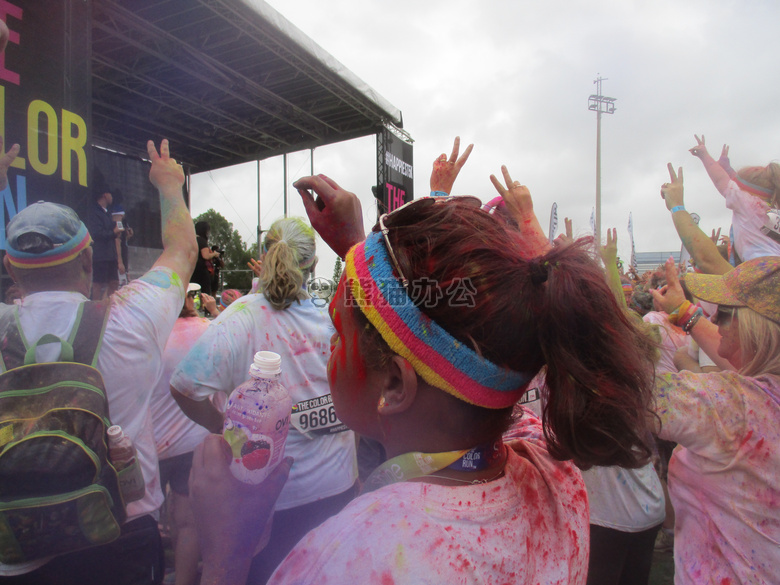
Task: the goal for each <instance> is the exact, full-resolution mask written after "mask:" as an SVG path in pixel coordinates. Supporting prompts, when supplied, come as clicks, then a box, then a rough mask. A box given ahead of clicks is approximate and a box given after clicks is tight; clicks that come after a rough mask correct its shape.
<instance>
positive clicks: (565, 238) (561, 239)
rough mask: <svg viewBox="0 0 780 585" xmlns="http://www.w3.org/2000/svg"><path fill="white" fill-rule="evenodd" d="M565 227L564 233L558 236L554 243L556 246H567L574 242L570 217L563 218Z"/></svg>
mask: <svg viewBox="0 0 780 585" xmlns="http://www.w3.org/2000/svg"><path fill="white" fill-rule="evenodd" d="M563 225H564V226H565V231H564V233H562V234H558V237H557V238H555V241H553V244H555V245H556V246H566V245H568V244H571V243H572V242H573V241H574V230H573V229H572V224H571V220H570V219H569V218H568V217H564V218H563Z"/></svg>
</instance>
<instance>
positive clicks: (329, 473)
mask: <svg viewBox="0 0 780 585" xmlns="http://www.w3.org/2000/svg"><path fill="white" fill-rule="evenodd" d="M334 331H335V330H334V329H333V326H332V325H331V323H330V319H329V318H328V316H327V313H326V311H325V308H324V307H317V306H316V305H315V304H314V303H313V302H312V300H311V299H306V300H303V301H301V302H300V303H297V302H293V304H292V305H290V307H289V308H288V309H285V310H283V311H277V310H275V309H274V308H273V307H272V306H271V304H270V303H269V302H268V300H266V298H265V297H264V296H263V295H262V294H255V295H247V296H244V297H241V298H240V299H238V300H236V301H234V302H233V303H232V304H231V305H230V306H229V307H228V308H227V309H225V310H224V311H223V312H222V313H221V314H220V315H219V317H217V318H216V319H215V320H214V321H213V322H212V323H211V326H209V328H208V329H207V330H206V332H205V333H204V334H203V335H202V336H201V338H200V339H199V340H198V342H197V343H196V344H195V346H194V347H193V348H192V350H191V351H190V352H189V354H187V356H186V357H185V358H184V359H183V360H182V361H181V363H180V364H179V367H178V368H176V370H175V371H174V373H173V376H172V377H171V386H173V387H174V388H175V389H176V390H178V391H179V392H181V393H182V394H184V395H185V396H187V397H189V398H192V399H194V400H204V399H205V398H207V397H209V396H210V395H211V394H214V393H216V392H224V393H226V394H230V392H232V391H233V389H234V388H235V387H236V386H238V385H239V384H241V383H242V382H244V381H245V380H247V379H248V378H249V366H250V365H251V364H252V361H253V358H254V354H255V352H257V351H261V350H266V351H273V352H276V353H278V354H279V355H280V356H281V358H282V374H281V382H282V385H283V386H284V387H285V388H286V389H287V391H288V392H289V393H290V396H291V397H292V400H293V404H294V405H296V404H297V406H298V408H297V409H296V410H298V411H299V412H300V413H301V415H300V416H303V413H306V414H308V415H311V416H312V417H313V419H309V420H312V422H313V423H315V424H316V425H318V426H319V424H320V423H319V420H320V417H318V416H316V415H317V414H322V413H324V414H325V415H326V416H325V418H326V422H327V424H332V421H333V420H335V414H332V413H330V412H329V411H330V409H331V408H333V406H332V404H331V403H330V388H329V386H328V380H327V373H326V367H327V363H328V358H329V357H330V338H331V336H332V335H333V333H334ZM314 399H317V400H314ZM333 412H334V413H335V411H333ZM328 414H332V416H331V417H328V416H327V415H328ZM298 416H299V415H295V414H294V415H293V417H292V418H293V421H295V420H299V419H298ZM336 422H337V423H338V421H336ZM338 424H340V423H338ZM309 428H311V427H309ZM334 428H335V427H334ZM320 432H321V429H319V428H318V429H317V430H315V431H314V433H313V434H310V436H309V437H307V436H306V435H305V434H303V433H302V432H299V431H298V430H296V428H295V427H294V426H293V424H291V425H290V432H289V434H288V436H287V443H286V446H285V455H289V456H291V457H294V458H295V465H293V467H292V470H291V471H290V477H289V479H288V480H287V483H286V484H285V486H284V489H283V490H282V494H281V496H280V497H279V500H278V501H277V503H276V509H277V510H286V509H289V508H294V507H296V506H301V505H303V504H308V503H310V502H314V501H316V500H320V499H323V498H327V497H330V496H334V495H337V494H340V493H342V492H344V491H346V490H347V489H349V488H350V487H351V486H352V485H353V484H354V483H355V480H356V479H357V459H356V454H355V435H354V433H353V432H352V431H344V432H336V433H331V434H318V433H320Z"/></svg>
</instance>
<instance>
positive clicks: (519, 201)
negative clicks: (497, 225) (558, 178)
mask: <svg viewBox="0 0 780 585" xmlns="http://www.w3.org/2000/svg"><path fill="white" fill-rule="evenodd" d="M501 173H502V174H503V175H504V182H505V183H506V188H504V186H503V185H502V184H501V182H500V181H499V180H498V179H497V178H496V176H495V175H490V182H491V183H493V186H494V187H495V188H496V191H498V194H499V195H501V198H502V199H503V200H504V203H505V205H506V209H507V211H508V212H509V215H510V216H512V219H514V220H515V221H516V222H517V227H518V229H519V231H520V233H521V235H522V237H523V257H524V258H535V257H537V256H541V255H542V254H544V253H545V252H547V251H548V250H549V249H550V248H551V246H550V241H549V240H548V239H547V236H546V235H545V233H544V232H543V231H542V226H541V225H539V220H538V218H537V217H536V214H535V213H534V202H533V200H532V199H531V192H530V191H529V190H528V187H526V186H525V185H521V184H520V181H513V180H512V177H511V176H510V175H509V171H508V170H507V168H506V166H505V165H502V166H501Z"/></svg>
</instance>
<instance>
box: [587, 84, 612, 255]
mask: <svg viewBox="0 0 780 585" xmlns="http://www.w3.org/2000/svg"><path fill="white" fill-rule="evenodd" d="M597 75H599V77H597V78H596V79H595V80H594V81H593V83H595V84H596V94H595V95H591V96H590V97H589V98H588V109H589V110H593V111H594V112H596V238H597V240H596V243H597V245H598V246H600V245H601V114H614V113H615V101H617V100H616V99H615V98H611V97H605V96H603V95H601V82H602V81H606V80H607V79H606V78H605V77H601V74H597Z"/></svg>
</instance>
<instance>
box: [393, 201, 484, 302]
mask: <svg viewBox="0 0 780 585" xmlns="http://www.w3.org/2000/svg"><path fill="white" fill-rule="evenodd" d="M445 203H457V204H459V205H464V206H465V207H473V208H480V207H482V201H481V200H480V199H479V198H478V197H474V196H473V195H449V196H447V197H422V198H420V199H415V200H414V201H410V202H409V203H404V204H403V205H401V207H399V208H397V209H394V210H393V211H391V212H390V213H384V214H382V215H380V216H379V231H381V232H382V237H383V238H384V240H385V246H386V247H387V253H388V254H389V255H390V260H391V262H392V263H393V268H395V271H396V272H397V273H398V280H400V281H401V284H402V285H403V287H404V288H405V289H406V290H409V279H408V278H406V276H404V273H403V272H402V271H401V266H400V265H399V264H398V259H397V258H396V257H395V252H394V251H393V246H392V244H391V243H390V238H388V237H387V234H388V233H390V228H391V227H398V226H402V225H409V224H410V223H413V220H414V218H415V217H416V216H417V215H418V214H419V213H420V211H422V210H423V209H427V208H429V207H433V206H434V205H442V204H445Z"/></svg>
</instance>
